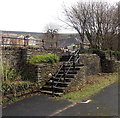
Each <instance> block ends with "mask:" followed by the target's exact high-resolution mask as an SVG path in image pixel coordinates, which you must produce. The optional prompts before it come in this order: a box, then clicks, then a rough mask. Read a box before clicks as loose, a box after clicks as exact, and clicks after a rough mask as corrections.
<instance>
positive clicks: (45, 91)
mask: <svg viewBox="0 0 120 118" xmlns="http://www.w3.org/2000/svg"><path fill="white" fill-rule="evenodd" d="M41 93H46V94H52V91H47V90H41ZM62 94H63V93H61V92H54V95H58V96H60V95H62Z"/></svg>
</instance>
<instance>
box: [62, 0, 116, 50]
mask: <svg viewBox="0 0 120 118" xmlns="http://www.w3.org/2000/svg"><path fill="white" fill-rule="evenodd" d="M117 12H118V10H117V5H111V4H108V3H106V2H89V3H84V2H78V3H77V4H76V5H74V6H72V7H71V8H64V14H65V16H66V18H67V21H68V22H67V24H68V25H69V26H71V27H73V28H74V29H75V30H76V31H77V32H78V33H79V35H80V37H81V40H82V42H84V39H85V36H87V38H88V40H89V42H90V43H91V46H94V47H97V48H102V47H103V44H104V43H105V40H108V41H110V39H112V38H113V37H114V36H115V35H116V33H117V29H118V22H117V17H116V15H117Z"/></svg>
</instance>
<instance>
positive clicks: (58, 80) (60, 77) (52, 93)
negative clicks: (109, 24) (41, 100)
mask: <svg viewBox="0 0 120 118" xmlns="http://www.w3.org/2000/svg"><path fill="white" fill-rule="evenodd" d="M79 51H80V49H78V50H77V51H76V52H75V53H74V54H73V55H71V57H70V58H69V60H68V61H67V62H66V64H65V66H67V65H68V64H69V63H70V61H71V59H72V58H73V56H74V58H75V57H76V55H77V54H78V53H79ZM77 60H78V59H77ZM76 62H77V61H76ZM76 62H75V63H76ZM63 66H64V63H63V64H62V65H61V66H60V68H59V70H58V71H57V73H56V74H55V76H53V80H52V89H53V91H52V94H54V87H56V86H57V84H58V83H56V84H55V85H54V79H55V78H56V76H57V75H58V73H59V72H60V70H61V69H62V68H63ZM71 66H72V65H70V67H69V68H68V70H67V72H66V73H65V74H67V73H68V72H69V70H70V68H71ZM62 77H63V74H62V75H61V76H60V78H59V80H58V82H59V81H60V80H61V78H62Z"/></svg>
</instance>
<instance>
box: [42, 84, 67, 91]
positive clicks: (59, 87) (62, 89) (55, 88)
mask: <svg viewBox="0 0 120 118" xmlns="http://www.w3.org/2000/svg"><path fill="white" fill-rule="evenodd" d="M43 88H52V87H51V86H47V85H45V86H43ZM54 88H55V89H62V90H64V89H65V88H66V87H57V86H54Z"/></svg>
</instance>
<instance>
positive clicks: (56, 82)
mask: <svg viewBox="0 0 120 118" xmlns="http://www.w3.org/2000/svg"><path fill="white" fill-rule="evenodd" d="M48 83H52V81H48ZM54 83H55V84H69V83H70V82H60V81H54Z"/></svg>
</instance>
